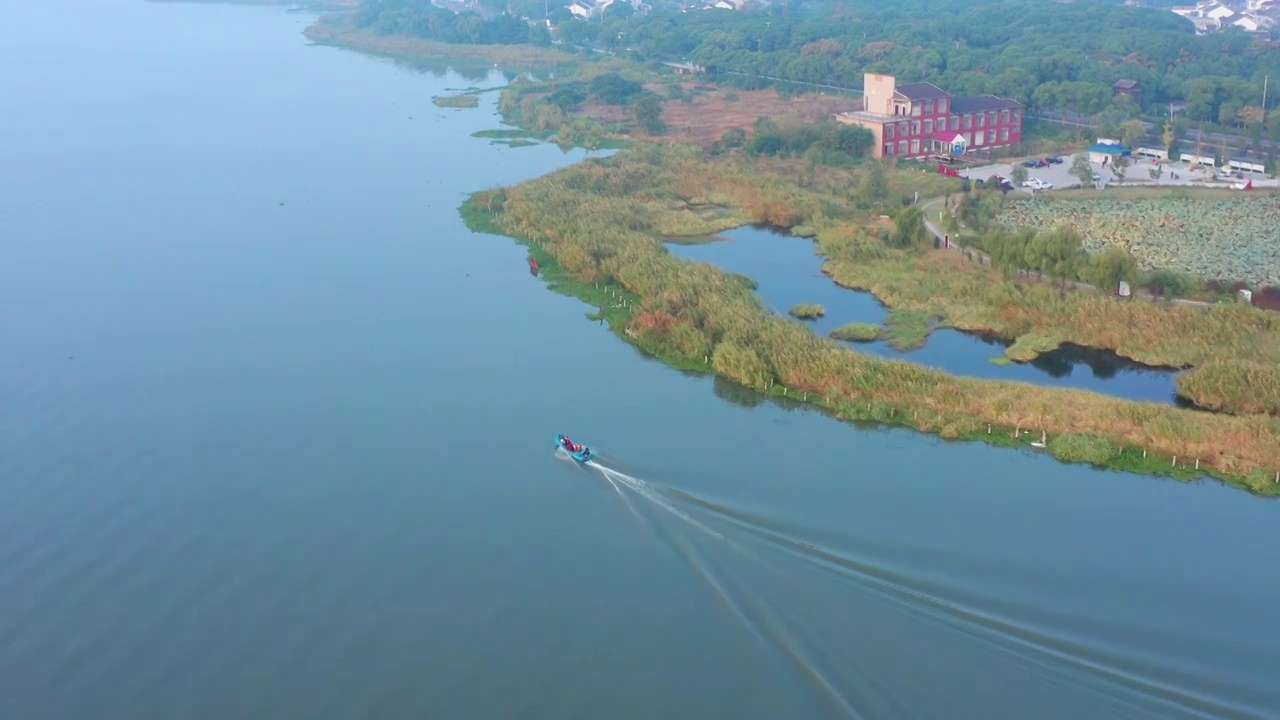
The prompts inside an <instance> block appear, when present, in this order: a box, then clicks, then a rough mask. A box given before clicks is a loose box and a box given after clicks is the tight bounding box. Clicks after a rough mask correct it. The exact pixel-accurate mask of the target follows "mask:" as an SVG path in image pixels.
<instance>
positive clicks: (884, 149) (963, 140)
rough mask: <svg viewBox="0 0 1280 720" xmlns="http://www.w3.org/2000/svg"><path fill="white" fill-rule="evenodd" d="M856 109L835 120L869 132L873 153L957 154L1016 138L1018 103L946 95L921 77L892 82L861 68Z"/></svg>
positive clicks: (1019, 125)
mask: <svg viewBox="0 0 1280 720" xmlns="http://www.w3.org/2000/svg"><path fill="white" fill-rule="evenodd" d="M863 90H864V94H865V98H864V100H863V109H862V110H853V111H849V112H842V113H837V114H836V116H835V119H836V121H837V122H842V123H845V124H847V125H858V126H860V127H864V128H866V129H868V130H870V131H871V134H872V136H873V137H874V138H875V142H874V144H872V146H871V148H872V151H871V153H872V155H873V156H874V157H877V158H882V157H901V158H917V157H927V156H929V155H963V154H965V153H968V152H972V151H974V150H989V149H991V148H998V147H1007V146H1009V145H1016V144H1018V143H1019V142H1021V141H1022V112H1023V108H1022V104H1021V103H1019V102H1018V101H1017V100H1011V99H1008V98H999V97H996V96H995V95H975V96H971V97H958V98H952V97H951V95H950V94H948V93H947V91H945V90H943V89H942V88H940V87H938V86H936V85H934V84H932V83H927V82H918V83H906V84H903V85H898V84H897V81H896V79H895V78H894V77H893V76H892V75H880V74H877V73H866V75H865V76H864V77H863Z"/></svg>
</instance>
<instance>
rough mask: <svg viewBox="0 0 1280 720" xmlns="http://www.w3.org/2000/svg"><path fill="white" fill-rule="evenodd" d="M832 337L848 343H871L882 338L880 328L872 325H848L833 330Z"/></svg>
mask: <svg viewBox="0 0 1280 720" xmlns="http://www.w3.org/2000/svg"><path fill="white" fill-rule="evenodd" d="M831 337H833V338H835V339H836V340H845V341H848V342H871V341H872V340H878V339H879V338H880V326H879V325H872V324H870V323H859V322H854V323H848V324H846V325H841V326H840V327H838V328H836V329H835V330H832V331H831Z"/></svg>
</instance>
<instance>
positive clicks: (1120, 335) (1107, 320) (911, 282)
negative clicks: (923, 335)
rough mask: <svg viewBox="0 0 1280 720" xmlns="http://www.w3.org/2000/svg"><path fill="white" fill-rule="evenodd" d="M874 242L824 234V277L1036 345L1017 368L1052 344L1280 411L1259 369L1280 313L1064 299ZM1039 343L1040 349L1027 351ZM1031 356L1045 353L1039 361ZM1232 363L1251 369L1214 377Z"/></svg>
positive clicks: (1035, 285) (1236, 408)
mask: <svg viewBox="0 0 1280 720" xmlns="http://www.w3.org/2000/svg"><path fill="white" fill-rule="evenodd" d="M836 238H839V241H837V240H836ZM874 239H875V238H874V237H872V236H870V234H869V233H865V232H864V233H862V234H861V236H860V235H859V230H858V228H856V227H852V228H850V227H840V226H837V227H835V228H831V229H829V230H826V231H824V232H823V233H820V234H819V236H818V247H819V252H821V253H823V254H824V255H826V256H827V257H828V260H827V261H826V262H825V263H824V264H823V272H824V273H826V274H827V275H828V276H830V277H831V278H832V280H834V281H835V282H836V283H837V284H838V285H841V286H843V287H847V288H852V289H856V290H864V291H867V292H870V293H871V294H872V295H874V296H875V297H876V299H878V300H879V301H880V302H882V303H884V304H885V305H887V306H889V307H890V308H893V309H895V310H899V309H900V310H913V311H917V312H922V313H926V314H928V315H930V316H932V317H935V318H937V324H938V326H940V327H951V328H955V329H957V330H964V331H969V332H978V333H984V334H989V335H994V336H997V337H1000V338H1002V339H1005V340H1015V341H1016V340H1018V339H1019V338H1023V337H1024V336H1029V337H1027V338H1026V339H1025V340H1023V341H1022V342H1021V343H1020V344H1019V345H1018V346H1017V349H1015V348H1014V347H1011V348H1009V350H1008V351H1006V352H1007V353H1009V357H1010V358H1013V359H1015V360H1019V361H1027V360H1031V359H1034V358H1035V356H1036V355H1038V354H1039V353H1040V352H1045V351H1047V350H1051V349H1053V347H1056V346H1053V347H1050V346H1049V345H1047V343H1049V342H1050V341H1051V340H1056V341H1057V342H1058V343H1059V344H1061V343H1064V342H1069V343H1073V344H1076V345H1081V346H1084V347H1091V348H1101V349H1107V350H1112V351H1114V352H1115V353H1116V354H1118V355H1120V356H1122V357H1126V358H1129V359H1131V360H1134V361H1137V362H1139V363H1142V364H1144V365H1150V366H1154V367H1168V368H1188V367H1194V368H1197V369H1199V370H1202V371H1204V372H1203V373H1202V374H1201V375H1202V376H1203V377H1205V378H1206V379H1207V378H1209V377H1216V378H1217V379H1216V380H1214V381H1213V382H1212V383H1208V382H1206V383H1204V384H1197V383H1199V381H1198V380H1195V376H1193V377H1192V378H1188V379H1187V380H1186V381H1184V383H1186V384H1187V388H1186V390H1187V391H1186V394H1187V397H1188V398H1191V399H1193V400H1194V401H1195V402H1196V403H1197V404H1198V405H1201V406H1202V407H1206V408H1214V409H1218V410H1222V411H1228V412H1233V413H1251V412H1259V411H1260V410H1259V408H1260V407H1270V408H1276V407H1280V402H1277V400H1276V398H1280V373H1267V372H1264V371H1263V370H1262V369H1260V368H1265V367H1280V313H1275V312H1269V311H1266V310H1261V309H1259V308H1254V307H1250V306H1248V305H1246V304H1241V303H1224V304H1221V305H1209V306H1204V305H1192V304H1187V303H1169V302H1152V301H1150V300H1147V299H1138V298H1134V299H1128V300H1126V299H1122V298H1115V297H1111V296H1106V295H1101V294H1098V293H1093V292H1087V291H1076V290H1068V291H1066V292H1063V291H1062V290H1061V289H1060V288H1058V287H1056V286H1055V285H1054V284H1053V283H1042V282H1035V281H1033V280H1030V279H1027V280H1026V281H1024V282H1012V281H1009V280H1007V279H1005V278H1004V277H1002V276H1001V275H1000V273H998V272H997V271H995V270H993V269H992V268H991V267H990V266H987V265H983V264H981V263H978V262H973V261H966V260H964V258H963V257H961V256H960V255H959V254H958V253H956V252H954V251H948V250H930V251H911V250H897V249H890V248H885V247H883V246H877V245H876V244H875V243H874V242H873V241H874ZM1033 338H1034V339H1035V343H1036V344H1035V345H1032V344H1028V343H1032V339H1033ZM1042 343H1043V344H1042ZM1032 349H1039V352H1038V353H1036V355H1032V354H1030V351H1031V350H1032ZM1024 353H1026V354H1024ZM1224 362H1232V363H1246V365H1245V366H1241V367H1239V368H1237V369H1235V370H1224V371H1223V372H1222V373H1220V374H1214V375H1209V374H1208V373H1209V371H1210V369H1211V368H1212V367H1213V366H1214V365H1216V364H1218V363H1224ZM1245 367H1248V368H1250V369H1249V371H1248V373H1247V374H1245V373H1244V370H1243V369H1244V368H1245ZM1231 378H1242V379H1241V380H1239V381H1232V380H1231ZM1243 378H1247V381H1245V380H1244V379H1243ZM1253 383H1257V385H1256V386H1251V385H1252V384H1253ZM1210 388H1212V389H1211V390H1210ZM1201 401H1203V402H1201ZM1270 411H1272V412H1273V411H1274V410H1270Z"/></svg>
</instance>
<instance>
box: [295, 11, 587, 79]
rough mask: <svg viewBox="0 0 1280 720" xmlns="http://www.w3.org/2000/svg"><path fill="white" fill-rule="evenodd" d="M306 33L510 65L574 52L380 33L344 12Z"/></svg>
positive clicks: (325, 40)
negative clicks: (356, 24)
mask: <svg viewBox="0 0 1280 720" xmlns="http://www.w3.org/2000/svg"><path fill="white" fill-rule="evenodd" d="M303 34H304V35H306V36H307V38H308V39H310V40H311V41H312V42H315V43H319V44H323V45H335V46H337V47H344V48H348V49H351V50H358V51H360V52H364V53H369V54H373V55H390V56H401V57H418V58H449V59H462V60H465V59H472V60H483V61H487V62H493V63H499V64H501V65H506V66H510V67H555V66H560V65H565V64H568V63H571V62H573V55H570V54H569V53H566V52H563V51H561V50H557V49H555V48H548V47H538V46H534V45H461V44H454V43H446V42H439V41H436V40H423V39H420V38H411V37H405V36H403V35H379V34H377V33H375V32H372V31H369V30H361V29H359V28H356V27H353V26H352V25H351V24H350V22H349V21H348V19H347V18H346V17H344V16H341V15H333V16H329V17H326V18H323V19H321V20H318V21H316V22H314V23H312V24H311V25H309V26H307V28H306V29H305V30H304V31H303Z"/></svg>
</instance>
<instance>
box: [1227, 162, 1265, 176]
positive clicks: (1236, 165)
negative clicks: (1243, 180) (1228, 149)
mask: <svg viewBox="0 0 1280 720" xmlns="http://www.w3.org/2000/svg"><path fill="white" fill-rule="evenodd" d="M1227 167H1229V168H1231V169H1232V170H1239V171H1240V172H1253V173H1264V172H1266V171H1267V168H1266V166H1265V165H1263V164H1262V163H1256V162H1253V161H1250V160H1232V161H1231V162H1229V163H1227Z"/></svg>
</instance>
